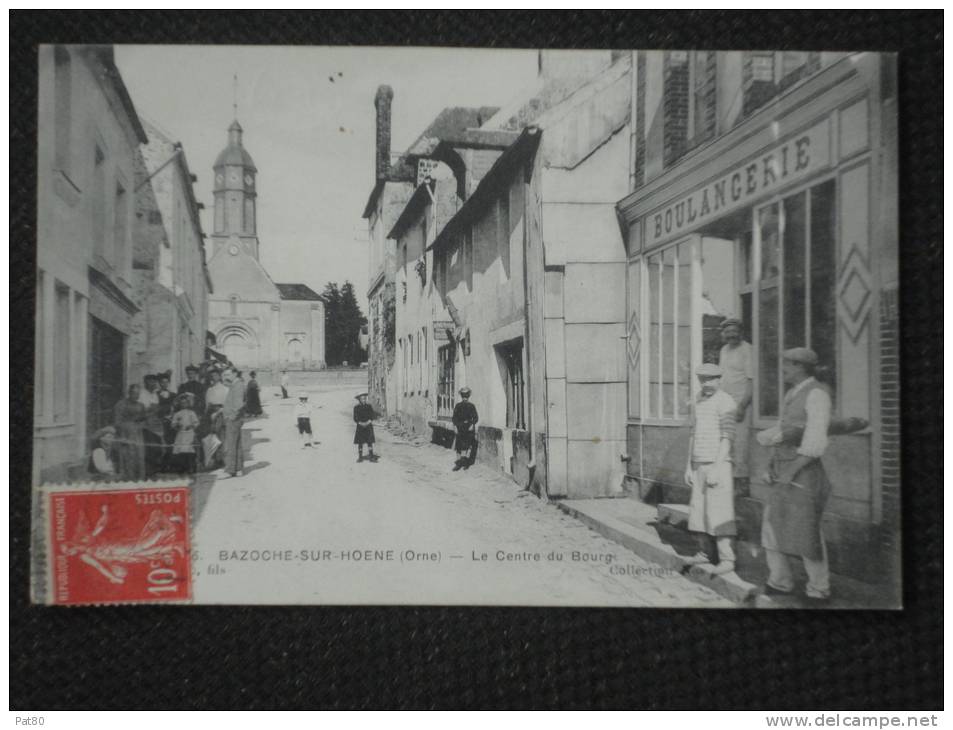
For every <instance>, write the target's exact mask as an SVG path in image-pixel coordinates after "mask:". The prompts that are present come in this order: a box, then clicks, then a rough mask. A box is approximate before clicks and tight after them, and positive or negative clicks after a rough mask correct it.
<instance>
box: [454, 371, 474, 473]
mask: <svg viewBox="0 0 953 730" xmlns="http://www.w3.org/2000/svg"><path fill="white" fill-rule="evenodd" d="M460 397H461V398H462V399H463V400H461V401H460V402H459V403H457V405H456V406H454V408H453V425H454V427H455V428H456V429H457V437H456V440H455V442H454V449H455V450H456V452H457V460H456V462H454V466H453V470H454V471H459V470H460V469H468V468H470V466H472V465H473V463H474V462H475V461H476V450H477V440H476V425H477V422H478V421H479V420H480V416H479V415H478V414H477V409H476V406H475V405H473V404H472V403H471V402H470V389H469V388H460ZM464 453H465V454H466V456H463V454H464Z"/></svg>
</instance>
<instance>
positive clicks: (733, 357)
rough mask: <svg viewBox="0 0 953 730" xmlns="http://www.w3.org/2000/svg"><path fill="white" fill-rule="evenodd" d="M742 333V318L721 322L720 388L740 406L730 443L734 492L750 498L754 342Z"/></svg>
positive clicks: (731, 318) (732, 318) (730, 318)
mask: <svg viewBox="0 0 953 730" xmlns="http://www.w3.org/2000/svg"><path fill="white" fill-rule="evenodd" d="M741 333H742V324H741V320H740V319H736V318H734V317H729V318H728V319H726V320H725V321H723V322H722V323H721V340H722V342H724V345H723V346H722V348H721V352H720V354H719V356H718V364H719V365H720V366H721V371H722V376H721V389H722V390H723V391H725V392H726V393H727V394H728V395H730V396H731V397H732V398H733V399H734V401H735V404H736V405H737V413H736V414H735V422H736V423H735V440H734V441H733V442H732V445H731V466H732V469H733V470H734V480H735V494H736V495H738V496H739V497H747V496H748V492H749V475H748V434H749V432H750V429H751V407H750V406H751V395H752V393H753V392H754V386H753V383H754V355H753V353H752V349H751V343H750V342H745V340H744V339H742V336H741Z"/></svg>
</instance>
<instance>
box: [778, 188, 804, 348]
mask: <svg viewBox="0 0 953 730" xmlns="http://www.w3.org/2000/svg"><path fill="white" fill-rule="evenodd" d="M806 217H807V193H798V194H797V195H792V196H791V197H790V198H786V199H785V200H784V349H787V348H789V347H805V346H807V335H806V331H805V314H806V309H807V286H806V279H805V276H804V265H805V261H804V255H805V254H804V247H805V242H806V241H805V239H806V237H807V220H806Z"/></svg>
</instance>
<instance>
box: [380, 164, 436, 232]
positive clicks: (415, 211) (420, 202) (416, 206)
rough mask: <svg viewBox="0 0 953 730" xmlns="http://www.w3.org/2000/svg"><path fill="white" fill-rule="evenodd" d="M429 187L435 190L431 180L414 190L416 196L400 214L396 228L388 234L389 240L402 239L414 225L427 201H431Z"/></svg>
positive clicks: (412, 197) (411, 197) (425, 181)
mask: <svg viewBox="0 0 953 730" xmlns="http://www.w3.org/2000/svg"><path fill="white" fill-rule="evenodd" d="M428 186H429V187H430V189H431V190H433V189H434V186H433V181H432V180H431V179H430V178H427V179H426V180H424V181H423V182H422V183H420V185H418V186H417V189H416V190H414V194H413V195H411V196H410V200H408V201H407V205H405V206H404V209H403V210H402V211H401V212H400V217H399V218H398V219H397V222H396V223H394V227H393V228H391V229H390V232H388V234H387V237H388V238H393V239H398V238H400V237H401V236H403V235H404V233H406V232H407V229H409V228H410V227H411V226H412V225H413V224H414V222H415V221H416V220H417V217H418V216H419V215H420V213H421V212H422V211H423V209H424V207H425V206H426V205H427V201H429V200H430V195H429V194H428V193H427V187H428Z"/></svg>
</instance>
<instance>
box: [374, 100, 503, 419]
mask: <svg viewBox="0 0 953 730" xmlns="http://www.w3.org/2000/svg"><path fill="white" fill-rule="evenodd" d="M393 99H394V92H393V89H391V88H390V87H389V86H381V87H379V88H378V89H377V93H376V94H375V96H374V110H375V129H376V138H375V146H376V148H375V158H374V159H375V162H374V187H373V188H372V189H371V193H370V195H369V196H368V200H367V204H366V205H365V207H364V212H363V217H364V219H365V220H367V225H368V234H369V235H368V238H369V250H368V289H367V299H368V391H369V394H370V398H369V399H370V402H371V404H372V405H373V406H374V408H375V409H377V411H378V412H379V413H384V414H394V413H396V411H397V399H398V395H397V394H398V392H402V391H401V390H400V388H399V384H398V383H397V381H396V380H395V375H396V373H395V368H396V367H397V365H396V363H397V356H398V353H397V347H398V344H397V336H396V317H397V303H398V297H401V298H402V297H403V292H398V291H397V283H396V276H397V268H398V261H397V252H396V248H395V243H394V240H393V239H391V238H389V237H388V234H389V233H390V231H391V230H392V229H393V227H394V225H395V224H396V222H397V220H398V218H399V217H400V216H401V214H402V212H403V210H404V207H405V206H406V205H407V203H408V201H409V200H410V198H411V196H412V195H413V194H414V191H415V190H416V189H417V187H418V186H419V185H420V184H421V183H422V182H423V180H424V178H425V177H426V176H427V175H428V174H429V173H430V172H431V170H432V168H433V164H434V161H433V160H432V157H431V154H432V151H433V150H434V148H435V147H436V146H437V144H438V143H439V142H440V140H442V139H444V138H445V137H447V136H450V135H458V134H462V133H463V132H464V131H465V130H467V129H470V128H475V127H479V126H480V125H482V124H483V123H484V122H485V121H486V120H488V119H490V118H491V117H492V116H493V114H495V113H496V111H497V108H496V107H473V108H471V107H448V108H446V109H444V110H442V111H441V112H440V113H439V114H438V115H437V116H436V117H435V118H434V120H433V121H432V122H431V123H430V124H429V125H428V126H427V128H426V129H425V130H424V131H423V132H422V133H421V134H420V135H419V136H418V137H417V138H416V139H415V140H414V142H413V143H412V144H411V145H410V146H409V147H408V148H407V149H406V150H405V151H404V152H403V153H401V154H400V155H398V156H396V158H394V157H393V156H392V154H391V106H392V104H393Z"/></svg>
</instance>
